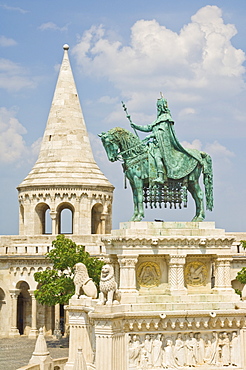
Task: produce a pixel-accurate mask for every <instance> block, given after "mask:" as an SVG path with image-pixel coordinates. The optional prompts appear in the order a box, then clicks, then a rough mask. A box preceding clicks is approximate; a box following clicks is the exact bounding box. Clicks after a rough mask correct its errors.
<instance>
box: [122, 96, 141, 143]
mask: <svg viewBox="0 0 246 370" xmlns="http://www.w3.org/2000/svg"><path fill="white" fill-rule="evenodd" d="M121 104H122V107H123V109H124V111H125V112H126V117H127V118H128V120H129V122H130V123H133V122H132V120H131V116H130V114H128V112H127V107H126V105H125V103H124V102H123V101H121ZM133 130H134V132H135V135H136V136H137V137H138V133H137V131H136V129H135V128H134V127H133Z"/></svg>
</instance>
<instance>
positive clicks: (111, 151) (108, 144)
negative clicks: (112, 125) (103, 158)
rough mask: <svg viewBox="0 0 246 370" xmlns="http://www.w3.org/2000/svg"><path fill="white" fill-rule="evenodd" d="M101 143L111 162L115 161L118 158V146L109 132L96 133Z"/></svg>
mask: <svg viewBox="0 0 246 370" xmlns="http://www.w3.org/2000/svg"><path fill="white" fill-rule="evenodd" d="M98 136H99V137H100V138H101V140H102V143H103V146H104V148H105V150H106V153H107V156H108V159H109V160H110V161H111V162H115V161H117V160H118V154H119V147H118V145H117V144H116V142H115V140H114V138H113V136H112V135H111V134H110V133H109V132H102V133H101V134H99V135H98Z"/></svg>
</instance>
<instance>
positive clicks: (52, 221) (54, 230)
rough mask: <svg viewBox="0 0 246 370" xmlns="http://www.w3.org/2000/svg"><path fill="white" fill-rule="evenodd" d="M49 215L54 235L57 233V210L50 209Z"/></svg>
mask: <svg viewBox="0 0 246 370" xmlns="http://www.w3.org/2000/svg"><path fill="white" fill-rule="evenodd" d="M50 217H51V223H52V235H56V234H57V222H56V217H57V212H56V211H50Z"/></svg>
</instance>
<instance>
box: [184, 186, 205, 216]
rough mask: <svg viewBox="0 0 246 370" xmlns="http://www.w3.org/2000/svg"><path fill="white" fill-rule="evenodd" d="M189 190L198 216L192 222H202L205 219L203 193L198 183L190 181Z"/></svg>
mask: <svg viewBox="0 0 246 370" xmlns="http://www.w3.org/2000/svg"><path fill="white" fill-rule="evenodd" d="M188 190H189V192H190V193H191V195H192V197H193V199H194V201H195V204H196V215H195V216H194V217H193V219H192V221H196V222H201V221H203V220H204V218H205V210H204V200H203V198H204V197H203V191H202V189H201V188H200V185H199V183H198V181H190V182H189V184H188Z"/></svg>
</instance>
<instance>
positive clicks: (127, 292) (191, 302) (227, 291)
mask: <svg viewBox="0 0 246 370" xmlns="http://www.w3.org/2000/svg"><path fill="white" fill-rule="evenodd" d="M102 240H103V242H104V243H105V249H106V253H107V263H111V265H112V266H113V267H114V271H115V278H116V280H117V282H118V289H119V293H120V296H121V299H120V304H107V305H101V304H100V302H99V301H98V300H93V299H91V298H88V297H85V296H82V297H81V298H80V299H71V300H70V302H69V306H68V307H67V310H68V312H69V324H70V335H71V336H70V346H69V348H70V349H69V359H68V362H67V364H66V366H65V370H70V369H73V365H74V361H75V355H76V353H77V351H78V346H79V345H82V348H83V349H84V356H85V360H86V362H87V364H88V368H95V369H96V370H97V369H98V370H99V369H100V370H104V369H105V370H106V369H107V370H108V369H110V370H133V369H134V370H142V369H151V370H154V369H175V368H176V369H184V370H187V369H189V368H191V367H195V368H199V369H208V368H209V369H225V368H227V369H228V368H229V369H232V368H233V369H235V368H237V369H246V356H245V346H246V336H245V335H246V320H245V314H246V303H245V302H244V301H241V300H240V297H239V295H237V294H236V293H235V292H234V289H233V288H232V284H231V266H232V264H233V258H234V255H233V252H234V251H233V249H234V247H235V239H234V238H233V236H232V235H227V234H226V233H225V231H224V230H223V229H216V228H215V225H214V223H212V222H203V223H196V222H192V223H190V222H187V223H186V222H180V223H178V222H176V223H175V222H173V223H168V222H167V223H166V222H160V223H159V222H129V223H121V225H120V229H119V230H113V231H112V233H111V235H110V236H106V237H102ZM241 257H242V255H241ZM244 260H245V257H244Z"/></svg>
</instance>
